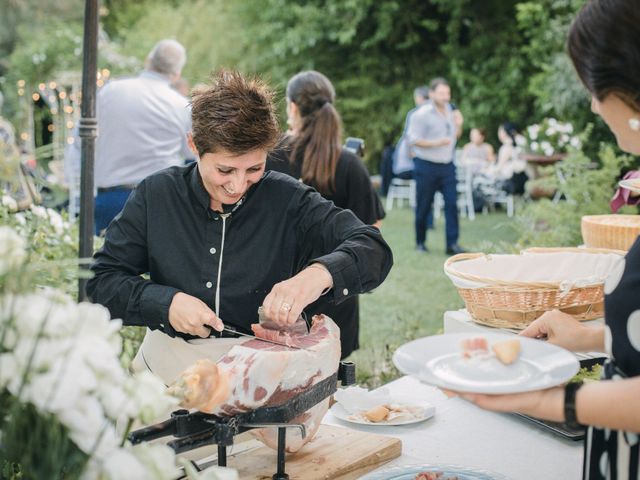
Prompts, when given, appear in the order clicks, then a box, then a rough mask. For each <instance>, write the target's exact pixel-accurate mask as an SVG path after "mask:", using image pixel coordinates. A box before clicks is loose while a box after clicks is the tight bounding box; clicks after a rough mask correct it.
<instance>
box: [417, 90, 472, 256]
mask: <svg viewBox="0 0 640 480" xmlns="http://www.w3.org/2000/svg"><path fill="white" fill-rule="evenodd" d="M429 97H430V100H429V101H427V102H425V103H424V104H423V105H422V106H421V107H419V108H418V109H417V110H416V111H415V112H414V113H413V114H412V115H411V116H410V118H409V121H408V126H407V138H408V143H409V145H410V147H411V150H412V152H413V162H414V167H415V168H414V177H415V180H416V218H415V229H416V249H417V251H419V252H426V251H427V247H426V245H425V242H426V239H427V216H428V214H429V212H430V211H431V207H432V205H433V197H434V195H435V193H436V192H437V191H440V192H441V193H442V196H443V197H444V214H445V222H446V229H445V231H446V242H447V249H446V252H447V254H449V255H453V254H456V253H462V252H463V251H464V250H463V249H462V248H460V246H459V245H458V236H459V227H458V207H457V198H458V194H457V191H456V167H455V164H454V158H455V148H456V141H457V139H458V137H459V136H460V134H461V133H462V122H463V119H462V115H461V114H460V112H459V111H458V110H457V109H455V108H454V107H452V105H451V104H450V103H449V100H450V99H451V88H450V87H449V84H448V83H447V81H446V80H445V79H444V78H436V79H434V80H432V81H431V84H430V85H429Z"/></svg>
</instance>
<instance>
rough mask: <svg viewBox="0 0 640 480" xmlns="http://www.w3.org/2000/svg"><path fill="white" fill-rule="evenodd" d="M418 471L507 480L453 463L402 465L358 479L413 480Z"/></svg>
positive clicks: (470, 479)
mask: <svg viewBox="0 0 640 480" xmlns="http://www.w3.org/2000/svg"><path fill="white" fill-rule="evenodd" d="M420 472H442V473H443V474H444V478H445V479H446V478H448V477H447V475H448V476H455V477H457V478H458V480H508V479H507V477H505V476H504V475H500V474H498V473H493V472H488V471H486V470H477V469H473V468H467V467H459V466H455V465H404V466H397V467H389V468H386V469H385V470H382V471H380V472H373V473H370V474H368V475H365V476H364V477H360V480H414V479H415V478H416V475H417V474H418V473H420Z"/></svg>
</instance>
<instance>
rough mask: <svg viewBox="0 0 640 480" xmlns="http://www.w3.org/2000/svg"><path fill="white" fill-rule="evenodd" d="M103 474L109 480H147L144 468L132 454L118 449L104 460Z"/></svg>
mask: <svg viewBox="0 0 640 480" xmlns="http://www.w3.org/2000/svg"><path fill="white" fill-rule="evenodd" d="M103 468H104V473H105V475H106V477H107V478H108V479H110V480H120V479H122V480H129V479H133V478H135V479H139V480H144V479H146V478H148V476H147V474H146V471H145V466H144V465H143V464H142V463H140V460H138V459H137V458H136V456H135V455H134V454H133V452H131V451H129V450H125V449H123V448H118V449H116V450H114V451H113V452H111V455H109V457H107V458H106V459H105V460H104V463H103Z"/></svg>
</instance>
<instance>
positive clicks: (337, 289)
mask: <svg viewBox="0 0 640 480" xmlns="http://www.w3.org/2000/svg"><path fill="white" fill-rule="evenodd" d="M311 263H321V264H322V265H324V266H325V267H327V270H329V273H330V274H331V276H332V277H333V289H332V290H330V291H329V292H328V293H327V295H326V296H327V297H329V298H331V299H332V300H333V301H334V302H335V303H340V302H342V301H343V300H346V299H347V298H349V297H352V296H353V295H357V294H359V293H360V292H361V291H362V284H361V282H360V275H359V273H358V268H357V266H356V263H355V261H354V260H353V258H352V257H351V255H349V254H348V253H345V252H332V253H330V254H328V255H324V256H322V257H318V258H315V259H313V260H312V261H311Z"/></svg>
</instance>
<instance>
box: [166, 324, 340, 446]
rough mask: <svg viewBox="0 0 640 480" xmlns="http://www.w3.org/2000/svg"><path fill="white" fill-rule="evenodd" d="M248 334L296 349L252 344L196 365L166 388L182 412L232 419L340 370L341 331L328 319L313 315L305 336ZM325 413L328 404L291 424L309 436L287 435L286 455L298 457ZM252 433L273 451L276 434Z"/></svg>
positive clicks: (296, 331)
mask: <svg viewBox="0 0 640 480" xmlns="http://www.w3.org/2000/svg"><path fill="white" fill-rule="evenodd" d="M252 329H253V331H254V333H255V334H256V336H257V337H260V338H269V339H274V340H278V341H280V342H285V343H287V345H291V346H296V347H300V349H292V348H287V347H284V346H280V345H274V344H270V343H267V342H262V341H260V340H252V339H250V340H247V341H246V342H243V343H241V344H239V345H236V346H234V347H232V348H231V350H229V352H228V353H227V354H226V355H225V356H223V357H222V358H221V359H220V360H218V362H212V361H211V360H199V361H198V362H197V363H196V364H195V365H192V366H191V367H189V368H188V369H187V370H185V371H184V372H183V373H182V374H181V375H180V377H179V379H178V380H177V381H176V383H175V384H174V385H172V386H171V388H170V392H171V393H173V394H174V395H176V396H177V397H178V398H181V399H182V401H181V405H182V406H183V407H184V408H189V409H191V408H194V409H197V410H200V411H202V412H206V413H213V414H215V415H218V416H231V415H236V414H239V413H245V412H249V411H252V410H255V409H257V408H260V407H269V406H276V405H281V404H283V403H285V402H286V401H287V400H289V399H291V398H293V397H295V396H296V395H298V394H299V393H302V392H303V391H305V390H306V389H307V388H309V387H310V386H312V385H315V384H316V383H318V382H320V381H322V380H324V379H325V378H327V377H330V376H331V375H333V374H334V373H335V372H336V370H337V369H338V364H339V362H340V329H339V328H338V326H337V325H336V324H335V323H334V322H333V321H332V320H331V319H330V318H329V317H326V316H324V315H316V316H315V317H314V318H313V323H312V326H311V330H310V331H309V333H306V327H305V328H304V330H301V329H297V328H296V329H293V330H291V331H287V332H279V331H275V330H271V329H269V328H265V326H263V325H259V324H256V325H253V326H252ZM328 407H329V399H326V400H324V401H322V402H320V403H319V404H318V405H316V406H314V407H313V408H311V409H310V410H308V411H307V412H305V413H303V414H302V415H300V416H299V417H298V418H296V419H294V420H293V421H292V423H302V424H303V425H305V427H306V429H307V436H306V438H304V439H303V438H302V437H301V435H300V433H299V431H298V430H295V429H288V431H287V451H288V452H295V451H297V450H298V449H300V448H301V447H302V446H303V445H304V444H305V443H306V442H308V441H309V440H310V439H311V438H313V436H314V434H315V433H316V431H317V430H318V427H319V426H320V422H321V421H322V418H323V417H324V415H325V413H326V412H327V409H328ZM254 433H255V434H256V436H257V437H258V438H259V439H260V440H262V441H263V442H264V443H265V444H266V445H269V446H270V447H272V448H276V446H277V430H276V429H263V430H255V431H254Z"/></svg>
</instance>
